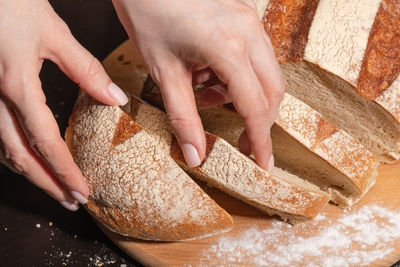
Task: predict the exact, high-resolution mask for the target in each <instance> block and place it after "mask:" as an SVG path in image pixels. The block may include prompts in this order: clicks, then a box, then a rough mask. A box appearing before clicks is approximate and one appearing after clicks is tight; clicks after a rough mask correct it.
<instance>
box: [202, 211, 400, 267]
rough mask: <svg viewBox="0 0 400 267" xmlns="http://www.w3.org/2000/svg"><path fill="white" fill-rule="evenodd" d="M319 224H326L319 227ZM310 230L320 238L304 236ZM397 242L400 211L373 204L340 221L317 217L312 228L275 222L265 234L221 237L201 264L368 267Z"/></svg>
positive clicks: (256, 231) (257, 229) (251, 230)
mask: <svg viewBox="0 0 400 267" xmlns="http://www.w3.org/2000/svg"><path fill="white" fill-rule="evenodd" d="M321 221H324V222H325V223H326V224H327V225H323V226H320V225H319V224H320V222H321ZM311 229H314V230H315V229H318V234H316V235H309V236H306V235H307V233H308V232H312V231H311ZM399 241H400V212H394V211H391V210H388V209H386V208H382V207H379V206H377V205H369V206H364V207H362V208H360V209H359V210H356V211H354V212H349V213H347V214H345V215H343V216H342V217H340V218H339V219H338V220H337V221H336V222H332V220H331V219H327V218H326V217H325V216H324V215H318V216H317V217H316V218H315V220H314V221H313V222H312V223H310V224H307V223H305V224H301V225H297V226H290V225H288V224H286V223H283V222H280V221H275V222H273V223H272V226H269V227H268V228H265V229H262V228H260V227H256V226H254V227H250V228H249V229H247V230H246V231H243V232H242V233H240V235H239V236H238V237H236V238H233V237H222V238H220V239H219V240H218V242H217V243H215V244H213V245H212V246H211V247H210V249H208V250H207V251H205V252H204V258H203V261H202V263H205V262H207V261H209V260H212V259H214V260H215V259H218V260H219V261H221V265H240V264H247V265H258V266H296V265H299V264H300V263H304V262H305V263H307V265H306V266H309V267H311V266H340V267H345V266H353V265H354V266H367V265H369V264H371V263H372V262H374V261H376V260H378V259H382V258H384V257H385V256H386V255H387V254H389V253H391V252H392V251H393V249H394V244H396V243H398V242H399ZM266 247H268V248H269V249H268V250H267V249H266Z"/></svg>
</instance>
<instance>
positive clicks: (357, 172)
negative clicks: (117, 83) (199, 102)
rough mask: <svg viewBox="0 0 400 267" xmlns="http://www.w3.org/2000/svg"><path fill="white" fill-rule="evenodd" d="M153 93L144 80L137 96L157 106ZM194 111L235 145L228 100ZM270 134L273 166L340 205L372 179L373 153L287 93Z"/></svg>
mask: <svg viewBox="0 0 400 267" xmlns="http://www.w3.org/2000/svg"><path fill="white" fill-rule="evenodd" d="M200 91H201V89H200V90H198V91H196V95H199V94H200ZM157 92H158V96H157ZM159 95H160V90H159V88H158V87H157V85H156V84H155V83H154V82H152V81H151V79H147V80H146V83H145V87H144V88H143V91H142V94H141V96H142V98H143V99H145V100H147V101H149V102H151V103H152V104H154V105H157V106H162V99H161V98H160V97H159ZM199 114H200V117H201V119H202V122H203V126H204V129H205V130H207V131H209V132H211V133H213V134H216V135H218V136H220V137H222V138H223V139H225V140H226V141H228V142H229V143H230V144H231V145H232V146H237V144H238V139H239V136H240V134H241V133H242V131H243V130H244V123H243V121H242V119H241V117H240V116H239V114H238V113H237V112H236V111H235V110H234V108H233V107H232V106H231V105H225V106H218V107H214V108H205V109H200V110H199ZM271 138H272V144H273V149H274V156H275V163H276V165H277V166H278V167H281V168H283V169H285V170H287V171H289V172H291V173H293V174H296V175H297V176H299V177H301V178H303V179H306V180H308V181H310V182H312V183H313V184H315V185H317V186H319V187H320V188H321V189H322V190H324V191H326V192H329V193H330V195H331V200H332V201H333V202H334V203H336V204H339V205H340V206H342V207H346V206H350V205H352V204H353V203H355V202H356V201H358V200H359V199H360V198H361V197H362V196H363V195H364V194H365V193H366V192H367V191H368V190H369V188H370V187H371V186H372V185H373V184H374V183H375V179H376V176H377V167H378V162H377V160H376V158H375V156H374V155H373V154H372V153H371V152H369V151H368V150H366V149H365V148H364V147H363V146H362V145H360V144H359V143H358V142H357V141H356V140H355V139H354V138H352V137H351V136H350V135H349V134H347V133H346V132H345V131H343V130H341V129H339V128H338V127H337V126H335V125H334V124H332V123H331V122H329V121H328V120H327V119H325V118H324V117H323V116H322V115H321V114H319V113H318V112H317V111H315V110H314V109H312V108H311V107H309V106H308V105H306V104H305V103H303V102H302V101H300V100H298V99H296V98H294V97H293V96H291V95H290V94H288V93H286V94H285V96H284V98H283V100H282V103H281V106H280V109H279V114H278V118H277V120H276V122H275V124H274V126H273V127H272V129H271Z"/></svg>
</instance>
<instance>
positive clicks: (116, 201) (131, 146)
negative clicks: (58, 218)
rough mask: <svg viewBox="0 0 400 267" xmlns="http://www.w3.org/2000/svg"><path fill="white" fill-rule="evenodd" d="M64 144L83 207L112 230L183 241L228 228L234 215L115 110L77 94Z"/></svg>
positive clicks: (139, 128)
mask: <svg viewBox="0 0 400 267" xmlns="http://www.w3.org/2000/svg"><path fill="white" fill-rule="evenodd" d="M66 143H67V145H68V147H69V149H70V151H71V153H72V155H73V157H74V160H75V162H76V163H77V165H78V166H79V167H80V169H81V171H82V173H83V175H84V177H85V178H86V181H87V182H88V185H89V189H90V196H89V201H88V203H87V204H86V205H85V208H86V209H87V210H88V211H89V213H90V214H91V215H92V216H93V217H94V218H96V220H98V221H99V222H101V223H102V224H103V225H104V226H106V227H107V228H109V229H111V230H112V231H114V232H117V233H119V234H122V235H127V236H130V237H134V238H139V239H146V240H160V241H182V240H190V239H196V238H201V237H205V236H208V235H213V234H217V233H221V232H226V231H229V230H230V229H231V228H232V226H233V221H232V217H231V216H230V215H229V214H227V213H226V212H225V211H224V210H223V209H222V208H221V207H219V206H218V205H217V204H216V203H215V202H214V201H213V200H212V199H210V198H209V197H208V196H207V195H206V194H205V193H204V192H203V191H202V190H201V189H200V187H199V186H198V185H197V184H196V183H195V182H193V181H192V180H191V178H190V177H189V176H188V175H187V174H186V173H185V172H184V171H183V170H182V169H181V168H180V167H179V166H178V165H177V164H176V163H175V162H174V161H173V159H172V158H171V157H169V155H167V154H165V153H164V152H163V151H162V150H161V149H159V148H158V145H157V143H156V142H155V141H154V140H153V139H152V138H151V137H150V136H149V135H148V134H147V133H146V132H145V131H143V130H142V128H141V127H140V126H139V125H138V124H136V123H135V122H134V121H133V120H132V119H131V118H130V117H129V116H128V115H127V114H125V113H124V112H122V110H121V109H120V108H119V107H110V106H105V105H102V104H100V103H98V102H96V101H94V100H93V99H92V98H91V97H89V96H88V95H86V94H83V95H81V97H79V99H78V101H77V102H76V105H75V108H74V111H73V113H72V115H71V117H70V121H69V127H68V129H67V131H66Z"/></svg>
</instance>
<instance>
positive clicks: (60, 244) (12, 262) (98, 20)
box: [0, 0, 140, 266]
mask: <svg viewBox="0 0 400 267" xmlns="http://www.w3.org/2000/svg"><path fill="white" fill-rule="evenodd" d="M50 3H51V4H52V6H53V7H54V9H55V10H56V12H57V13H58V14H59V15H60V16H61V18H63V19H64V20H65V21H66V22H67V24H68V25H69V27H70V29H71V31H72V33H73V34H74V36H75V37H76V38H77V39H78V41H79V42H80V43H81V44H82V45H83V46H84V47H86V48H87V49H88V50H89V51H90V52H92V53H93V54H94V55H95V56H96V57H97V58H98V59H99V60H103V59H104V58H105V57H106V56H107V54H108V53H110V52H111V51H112V50H113V49H115V48H116V47H117V46H118V45H119V44H120V43H122V42H123V41H125V40H126V39H127V38H128V37H127V35H126V33H125V31H124V29H123V28H122V26H121V24H120V23H119V20H118V18H117V16H116V14H115V11H114V9H113V6H112V4H111V1H109V0H79V1H78V0H73V1H71V0H70V1H66V0H52V1H50ZM40 76H41V80H42V84H43V89H44V91H45V93H46V96H47V102H48V105H49V106H50V108H51V109H52V111H53V113H54V115H55V117H56V119H57V121H58V124H59V126H60V131H61V133H64V131H65V127H66V125H67V121H68V117H69V115H70V113H71V111H72V107H73V104H74V101H75V99H76V97H77V93H78V88H77V86H76V85H75V84H74V83H72V82H71V81H70V80H69V79H68V78H67V77H65V76H64V74H63V73H62V72H60V71H59V70H58V68H57V66H55V65H54V64H53V63H50V62H45V63H44V65H43V70H42V72H41V74H40ZM0 127H1V126H0ZM43 130H45V129H43ZM39 225H40V228H38V227H39ZM50 225H51V226H50ZM121 264H122V265H121ZM124 264H125V265H124ZM45 265H51V266H140V265H139V264H138V263H136V262H135V261H134V260H132V259H131V258H130V257H129V256H127V255H126V254H124V253H123V252H122V251H121V250H120V249H119V248H118V247H116V246H115V245H114V244H113V243H112V242H111V241H110V240H109V239H108V238H107V237H106V236H105V235H104V234H103V233H102V232H101V231H100V230H99V228H98V227H97V226H96V225H95V223H94V222H93V221H92V219H91V218H90V216H89V215H88V214H87V213H86V212H85V210H84V209H83V208H81V209H80V210H79V211H77V212H70V211H68V210H66V209H64V208H63V207H61V206H60V205H59V204H58V202H56V201H54V200H53V199H52V198H50V197H49V196H47V195H46V194H45V193H43V192H42V191H41V190H40V189H38V188H36V187H34V186H33V185H31V184H30V183H29V182H28V181H27V180H26V179H25V178H24V177H22V176H20V175H17V174H14V173H12V172H11V171H9V170H8V169H6V168H5V167H3V166H2V165H1V164H0V266H45Z"/></svg>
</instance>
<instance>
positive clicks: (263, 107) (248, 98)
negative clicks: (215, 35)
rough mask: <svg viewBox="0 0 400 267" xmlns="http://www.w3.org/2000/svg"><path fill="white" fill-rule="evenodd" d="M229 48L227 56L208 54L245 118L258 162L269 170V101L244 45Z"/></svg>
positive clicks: (270, 151) (237, 108)
mask: <svg viewBox="0 0 400 267" xmlns="http://www.w3.org/2000/svg"><path fill="white" fill-rule="evenodd" d="M229 50H230V53H229V55H235V56H231V57H228V55H227V54H226V55H225V56H221V54H211V55H209V61H210V62H211V63H212V65H210V66H211V67H212V68H213V70H214V71H215V73H216V74H217V75H218V77H219V79H220V80H221V81H222V82H223V83H225V84H227V85H228V93H229V96H230V97H231V99H232V102H233V104H234V106H235V108H236V110H237V111H238V113H239V114H240V115H241V116H242V118H243V120H244V123H245V126H246V131H247V135H248V137H249V142H250V146H251V150H252V151H253V153H254V156H255V158H256V160H257V163H258V164H259V165H260V167H262V168H264V169H268V166H269V162H270V159H271V157H272V145H271V140H270V125H272V123H273V122H271V121H270V120H269V114H268V113H269V106H268V101H267V99H266V97H265V94H264V91H263V89H262V87H261V84H260V82H259V80H258V78H257V76H256V74H255V73H254V70H253V67H252V66H251V64H250V60H249V59H248V58H247V55H246V53H247V52H246V50H245V47H242V46H240V45H237V44H236V45H235V46H232V47H231V49H228V51H229ZM228 51H227V52H228Z"/></svg>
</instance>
